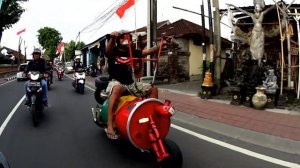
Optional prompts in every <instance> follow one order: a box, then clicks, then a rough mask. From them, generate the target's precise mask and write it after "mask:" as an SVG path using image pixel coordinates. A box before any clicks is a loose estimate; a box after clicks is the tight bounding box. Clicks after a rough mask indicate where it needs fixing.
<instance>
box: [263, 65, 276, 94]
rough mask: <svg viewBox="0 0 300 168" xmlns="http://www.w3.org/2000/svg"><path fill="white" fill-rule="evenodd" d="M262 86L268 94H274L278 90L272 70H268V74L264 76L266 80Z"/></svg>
mask: <svg viewBox="0 0 300 168" xmlns="http://www.w3.org/2000/svg"><path fill="white" fill-rule="evenodd" d="M263 86H264V87H265V88H266V89H267V91H270V92H276V89H277V88H278V85H277V77H276V75H275V73H274V69H269V70H268V74H267V75H266V80H265V81H263Z"/></svg>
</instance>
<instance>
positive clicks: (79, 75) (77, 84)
mask: <svg viewBox="0 0 300 168" xmlns="http://www.w3.org/2000/svg"><path fill="white" fill-rule="evenodd" d="M74 78H75V79H74V81H73V83H72V85H73V87H74V88H75V89H76V91H77V92H78V93H81V94H83V93H84V85H85V70H84V69H83V68H78V69H76V70H75V76H74Z"/></svg>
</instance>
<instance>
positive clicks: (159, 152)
mask: <svg viewBox="0 0 300 168" xmlns="http://www.w3.org/2000/svg"><path fill="white" fill-rule="evenodd" d="M108 82H109V78H108V77H107V76H101V77H98V78H97V79H96V81H95V86H96V90H95V93H94V96H95V99H96V101H97V102H98V103H99V104H97V106H96V107H95V108H92V114H93V118H94V123H95V124H97V125H98V126H100V127H101V128H103V129H106V127H107V121H108V95H107V94H106V93H105V88H106V87H107V85H108ZM170 103H171V102H170V101H169V100H166V101H165V102H162V101H161V100H159V99H155V98H138V97H135V96H133V95H128V94H127V95H123V96H121V97H120V99H119V103H118V106H117V107H116V111H115V112H114V114H115V115H114V123H115V126H116V128H115V131H116V133H117V135H118V136H119V137H120V138H122V139H125V140H128V141H130V143H131V144H132V145H133V146H134V147H136V148H138V149H140V150H141V151H150V153H154V154H155V156H156V161H157V162H156V163H157V165H158V166H159V167H172V168H181V167H182V154H181V151H180V148H179V147H178V145H177V144H176V143H175V142H173V141H172V140H170V139H166V136H167V134H168V132H169V129H170V125H171V117H172V116H173V115H174V114H175V110H174V109H173V107H171V106H170ZM149 156H150V155H149Z"/></svg>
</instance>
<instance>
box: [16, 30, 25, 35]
mask: <svg viewBox="0 0 300 168" xmlns="http://www.w3.org/2000/svg"><path fill="white" fill-rule="evenodd" d="M25 31H26V29H25V28H24V29H22V30H20V31H18V32H17V36H18V35H20V34H21V33H24V32H25Z"/></svg>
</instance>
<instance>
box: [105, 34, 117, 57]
mask: <svg viewBox="0 0 300 168" xmlns="http://www.w3.org/2000/svg"><path fill="white" fill-rule="evenodd" d="M107 39H108V42H107V45H106V55H107V56H110V55H112V54H113V47H114V45H115V43H116V38H115V36H113V35H107Z"/></svg>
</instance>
